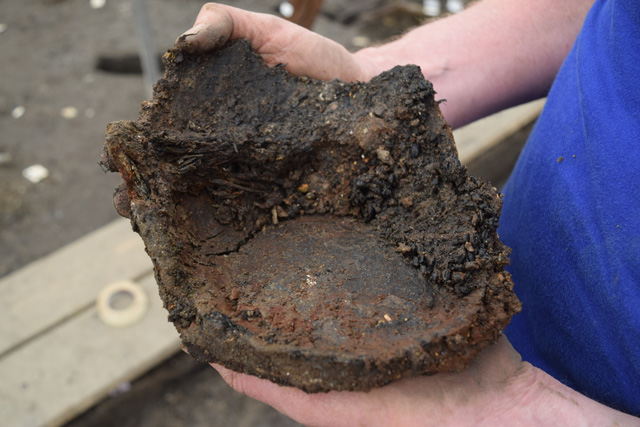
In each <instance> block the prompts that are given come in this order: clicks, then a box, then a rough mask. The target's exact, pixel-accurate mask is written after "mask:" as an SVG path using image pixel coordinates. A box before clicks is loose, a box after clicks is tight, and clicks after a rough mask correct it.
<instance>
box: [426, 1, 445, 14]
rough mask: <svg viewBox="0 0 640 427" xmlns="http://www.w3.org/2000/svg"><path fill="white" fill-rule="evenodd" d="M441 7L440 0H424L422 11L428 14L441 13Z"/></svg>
mask: <svg viewBox="0 0 640 427" xmlns="http://www.w3.org/2000/svg"><path fill="white" fill-rule="evenodd" d="M440 8H441V5H440V0H423V2H422V13H424V14H425V15H427V16H438V15H440Z"/></svg>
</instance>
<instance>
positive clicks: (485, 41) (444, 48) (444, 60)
mask: <svg viewBox="0 0 640 427" xmlns="http://www.w3.org/2000/svg"><path fill="white" fill-rule="evenodd" d="M592 3H593V0H566V1H562V2H558V1H555V0H526V1H525V0H521V1H514V0H484V1H481V2H478V3H476V4H474V5H473V6H472V7H470V8H468V9H466V10H464V11H463V12H461V13H459V14H457V15H451V16H449V17H447V18H444V19H441V20H438V21H436V22H433V23H430V24H427V25H424V26H422V27H419V28H417V29H415V30H413V31H411V32H409V33H407V34H406V35H405V36H403V37H401V38H400V39H398V40H396V41H394V42H391V43H388V44H385V45H382V46H379V47H374V48H367V49H363V50H361V51H359V52H357V53H355V54H352V53H350V52H348V51H347V50H346V49H345V48H344V47H343V46H341V45H339V44H337V43H335V42H333V41H331V40H329V39H327V38H325V37H322V36H320V35H318V34H316V33H313V32H311V31H308V30H305V29H304V28H302V27H299V26H297V25H295V24H292V23H290V22H287V21H285V20H283V19H279V18H277V17H275V16H271V15H266V14H258V13H252V12H248V11H244V10H241V9H237V8H233V7H230V6H224V5H219V4H213V3H209V4H207V5H205V6H203V8H202V10H201V11H200V13H199V15H198V17H197V18H196V24H195V25H194V28H192V29H191V30H189V31H187V32H186V33H185V34H184V35H183V36H181V37H180V38H179V39H178V43H177V44H178V46H180V47H182V48H184V49H187V50H192V51H206V50H209V49H213V48H215V47H216V46H219V45H221V44H223V43H224V42H226V41H227V40H228V39H238V38H246V39H248V40H250V41H251V43H252V45H253V47H254V49H255V50H256V51H257V52H258V53H260V54H261V55H262V56H263V58H264V59H265V61H266V62H267V64H270V65H276V64H279V63H282V64H286V65H287V67H286V68H287V69H288V70H289V71H290V72H291V73H293V74H296V75H306V76H308V77H313V78H317V79H323V80H329V79H333V78H339V79H342V80H345V81H356V80H358V81H367V80H369V79H371V78H372V77H374V76H375V75H377V74H379V73H380V72H382V71H384V70H387V69H390V68H392V67H393V66H395V65H401V64H417V65H419V66H421V68H422V71H423V73H424V75H425V77H426V78H427V79H428V80H430V81H431V82H432V83H433V85H434V88H435V90H436V91H437V92H438V95H437V96H438V98H440V99H446V100H447V102H446V103H444V104H443V105H441V108H442V111H443V114H444V116H445V118H446V119H447V121H448V122H449V124H450V125H451V126H452V127H454V128H455V127H458V126H461V125H463V124H465V123H468V122H470V121H473V120H476V119H478V118H481V117H484V116H485V115H488V114H491V113H494V112H496V111H499V110H501V109H503V108H506V107H510V106H513V105H517V104H519V103H522V102H525V101H528V100H532V99H535V98H539V97H542V96H544V95H545V94H546V92H547V91H548V89H549V87H550V85H551V82H552V81H553V78H554V76H555V74H556V72H557V71H558V69H559V67H560V65H561V63H562V60H563V59H564V57H565V56H566V54H567V53H568V51H569V49H570V48H571V45H572V44H573V42H574V41H575V39H576V36H577V34H578V31H579V30H580V28H581V26H582V22H583V21H584V18H585V16H586V14H587V11H588V10H589V8H590V7H591V4H592Z"/></svg>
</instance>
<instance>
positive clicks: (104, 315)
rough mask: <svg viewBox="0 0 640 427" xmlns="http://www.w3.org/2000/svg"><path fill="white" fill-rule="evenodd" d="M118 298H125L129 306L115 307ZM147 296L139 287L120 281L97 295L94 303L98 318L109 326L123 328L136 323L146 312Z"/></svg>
mask: <svg viewBox="0 0 640 427" xmlns="http://www.w3.org/2000/svg"><path fill="white" fill-rule="evenodd" d="M119 298H125V299H127V300H130V301H129V304H128V305H126V306H125V307H116V306H114V303H115V302H116V300H117V299H119ZM147 302H148V301H147V294H146V293H145V292H144V289H142V288H141V287H140V286H139V285H137V284H136V283H134V282H132V281H130V280H122V281H119V282H114V283H112V284H110V285H108V286H106V287H105V288H104V289H102V291H100V294H99V295H98V300H97V302H96V305H97V308H98V316H100V319H102V321H103V322H104V323H106V324H107V325H109V326H114V327H123V326H129V325H133V324H134V323H137V322H138V321H139V320H140V319H142V317H143V316H144V314H145V313H146V312H147Z"/></svg>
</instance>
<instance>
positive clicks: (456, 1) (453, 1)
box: [446, 0, 464, 13]
mask: <svg viewBox="0 0 640 427" xmlns="http://www.w3.org/2000/svg"><path fill="white" fill-rule="evenodd" d="M446 8H447V10H448V11H449V12H451V13H458V12H461V11H462V9H464V3H463V2H462V0H447V5H446Z"/></svg>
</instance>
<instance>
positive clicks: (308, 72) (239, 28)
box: [176, 3, 383, 81]
mask: <svg viewBox="0 0 640 427" xmlns="http://www.w3.org/2000/svg"><path fill="white" fill-rule="evenodd" d="M240 38H245V39H247V40H250V41H251V44H252V46H253V49H254V50H255V51H256V52H257V53H258V54H259V55H261V56H262V58H263V59H264V61H265V62H266V63H267V65H269V66H275V65H278V64H285V68H286V69H287V70H288V71H289V72H290V73H292V74H294V75H299V76H307V77H311V78H314V79H320V80H331V79H335V78H337V79H340V80H344V81H368V80H370V79H371V78H372V77H374V76H375V75H377V74H379V73H380V72H381V71H383V70H382V69H380V67H376V66H375V65H374V64H373V63H372V62H370V61H368V60H366V59H363V58H358V57H357V56H356V55H354V54H352V53H350V52H349V51H347V49H345V48H344V47H343V46H341V45H340V44H338V43H336V42H334V41H332V40H329V39H328V38H326V37H323V36H321V35H319V34H316V33H313V32H311V31H309V30H307V29H305V28H302V27H300V26H298V25H296V24H293V23H291V22H289V21H286V20H284V19H281V18H278V17H275V16H272V15H266V14H261V13H253V12H248V11H245V10H242V9H237V8H234V7H230V6H225V5H219V4H215V3H208V4H205V5H204V6H203V7H202V9H201V10H200V13H199V14H198V17H197V18H196V22H195V25H194V26H193V28H191V29H190V30H188V31H186V32H185V33H184V34H183V35H181V36H180V37H179V38H178V40H177V41H176V46H177V47H179V48H180V49H183V50H185V51H188V52H192V53H202V52H206V51H211V50H214V49H216V48H218V47H220V46H222V45H223V44H224V43H226V42H227V40H235V39H240Z"/></svg>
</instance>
